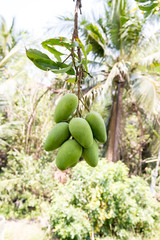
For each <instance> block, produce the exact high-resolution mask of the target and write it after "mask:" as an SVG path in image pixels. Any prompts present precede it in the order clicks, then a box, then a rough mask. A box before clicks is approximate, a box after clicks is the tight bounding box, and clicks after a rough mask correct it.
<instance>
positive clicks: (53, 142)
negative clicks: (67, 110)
mask: <svg viewBox="0 0 160 240" xmlns="http://www.w3.org/2000/svg"><path fill="white" fill-rule="evenodd" d="M69 137H70V132H69V124H68V123H66V122H61V123H57V124H56V125H55V126H54V127H53V128H52V130H51V131H50V132H49V134H48V136H47V138H46V140H45V143H44V149H45V150H46V151H52V150H55V149H56V148H59V147H60V146H61V145H62V143H64V142H65V141H66V140H68V139H69Z"/></svg>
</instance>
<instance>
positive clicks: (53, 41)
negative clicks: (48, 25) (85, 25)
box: [42, 37, 71, 50]
mask: <svg viewBox="0 0 160 240" xmlns="http://www.w3.org/2000/svg"><path fill="white" fill-rule="evenodd" d="M43 45H50V46H61V47H66V48H67V49H68V50H70V48H71V43H70V40H68V39H67V38H64V37H59V38H50V39H47V40H45V41H43V42H42V46H43Z"/></svg>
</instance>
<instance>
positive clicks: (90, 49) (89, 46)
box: [86, 44, 92, 54]
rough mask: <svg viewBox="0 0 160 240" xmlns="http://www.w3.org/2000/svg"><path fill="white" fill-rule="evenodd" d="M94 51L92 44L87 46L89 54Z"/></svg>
mask: <svg viewBox="0 0 160 240" xmlns="http://www.w3.org/2000/svg"><path fill="white" fill-rule="evenodd" d="M91 51H92V45H91V44H89V45H88V46H87V48H86V53H87V54H89V53H90V52H91Z"/></svg>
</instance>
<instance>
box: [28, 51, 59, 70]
mask: <svg viewBox="0 0 160 240" xmlns="http://www.w3.org/2000/svg"><path fill="white" fill-rule="evenodd" d="M26 55H27V57H28V58H29V59H30V60H31V61H32V62H33V63H34V64H35V65H36V66H37V67H38V68H40V69H41V70H44V71H49V70H53V69H58V65H57V63H55V62H54V61H52V60H51V59H50V58H49V57H48V56H47V55H46V54H44V53H42V52H41V51H39V50H37V49H28V50H26Z"/></svg>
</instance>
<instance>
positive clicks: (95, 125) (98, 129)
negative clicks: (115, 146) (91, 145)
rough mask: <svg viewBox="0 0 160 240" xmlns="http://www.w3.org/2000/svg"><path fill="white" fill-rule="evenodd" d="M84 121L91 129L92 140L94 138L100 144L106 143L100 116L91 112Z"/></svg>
mask: <svg viewBox="0 0 160 240" xmlns="http://www.w3.org/2000/svg"><path fill="white" fill-rule="evenodd" d="M85 119H86V121H87V122H88V123H89V125H90V127H91V129H92V132H93V136H94V138H96V139H97V140H98V141H99V142H101V143H104V142H106V141H107V134H106V128H105V124H104V120H103V118H102V117H101V115H100V114H99V113H97V112H94V111H93V112H90V113H88V114H87V116H86V117H85Z"/></svg>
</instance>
